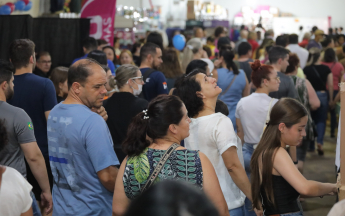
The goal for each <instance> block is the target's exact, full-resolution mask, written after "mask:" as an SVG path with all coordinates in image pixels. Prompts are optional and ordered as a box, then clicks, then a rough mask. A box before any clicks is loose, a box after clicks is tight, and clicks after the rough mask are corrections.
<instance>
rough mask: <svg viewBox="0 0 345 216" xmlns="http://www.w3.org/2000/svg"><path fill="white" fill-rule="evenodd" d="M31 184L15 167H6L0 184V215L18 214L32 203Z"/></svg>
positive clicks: (18, 215)
mask: <svg viewBox="0 0 345 216" xmlns="http://www.w3.org/2000/svg"><path fill="white" fill-rule="evenodd" d="M31 189H32V186H31V185H30V184H29V183H28V182H27V181H26V179H25V178H24V177H23V176H22V175H21V174H20V173H19V172H18V171H17V170H15V169H13V168H11V167H6V170H5V172H4V173H3V174H2V180H1V186H0V215H6V216H20V215H21V214H22V213H25V212H27V211H28V210H29V209H30V207H31V205H32V198H31V196H30V191H31Z"/></svg>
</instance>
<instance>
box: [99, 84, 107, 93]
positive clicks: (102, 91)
mask: <svg viewBox="0 0 345 216" xmlns="http://www.w3.org/2000/svg"><path fill="white" fill-rule="evenodd" d="M107 92H108V91H107V89H106V88H105V85H104V86H103V87H102V90H101V94H106V93H107Z"/></svg>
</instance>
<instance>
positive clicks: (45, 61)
mask: <svg viewBox="0 0 345 216" xmlns="http://www.w3.org/2000/svg"><path fill="white" fill-rule="evenodd" d="M51 66H52V59H51V57H50V54H49V52H46V51H42V52H39V53H37V54H36V67H35V70H34V71H33V73H34V74H36V75H37V76H40V77H45V78H49V76H50V73H51V71H50V68H51Z"/></svg>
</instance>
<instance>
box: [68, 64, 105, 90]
mask: <svg viewBox="0 0 345 216" xmlns="http://www.w3.org/2000/svg"><path fill="white" fill-rule="evenodd" d="M93 67H99V68H101V69H102V70H103V68H102V67H101V66H100V65H99V64H98V62H97V61H95V60H93V59H89V58H86V59H81V60H78V61H76V62H75V63H74V64H73V65H72V66H71V67H70V68H69V70H68V81H67V82H68V89H70V88H71V86H72V84H73V83H74V82H78V83H80V84H81V85H84V83H85V82H86V79H87V78H88V77H89V76H91V75H92V74H93V71H94V70H92V68H93Z"/></svg>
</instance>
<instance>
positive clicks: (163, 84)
mask: <svg viewBox="0 0 345 216" xmlns="http://www.w3.org/2000/svg"><path fill="white" fill-rule="evenodd" d="M152 75H154V80H155V85H156V92H157V95H161V94H168V93H169V92H168V84H167V80H166V78H165V76H164V74H163V73H162V72H155V73H153V74H152Z"/></svg>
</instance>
